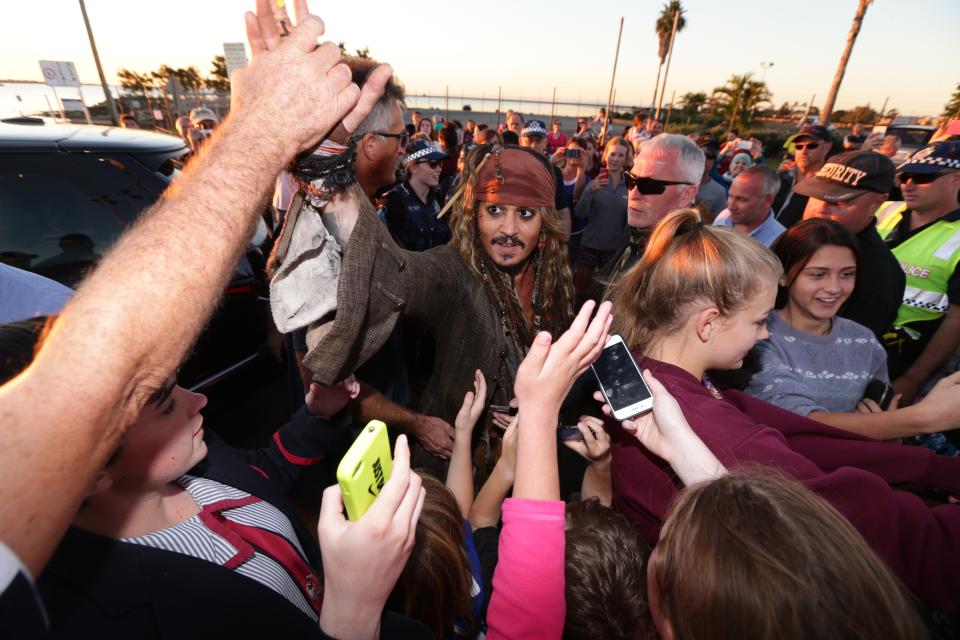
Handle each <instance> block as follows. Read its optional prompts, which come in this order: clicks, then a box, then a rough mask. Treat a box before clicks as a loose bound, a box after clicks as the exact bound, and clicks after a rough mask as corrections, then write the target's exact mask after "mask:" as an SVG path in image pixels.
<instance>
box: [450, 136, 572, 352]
mask: <svg viewBox="0 0 960 640" xmlns="http://www.w3.org/2000/svg"><path fill="white" fill-rule="evenodd" d="M497 148H498V147H497V145H493V144H482V145H478V146H476V147H474V148H473V149H472V150H471V151H470V153H469V155H468V156H467V158H466V162H465V163H464V167H463V173H462V174H460V185H461V190H460V195H459V197H457V196H456V194H455V195H454V197H455V198H456V200H455V202H454V203H453V207H452V210H451V215H450V229H451V231H452V232H453V238H452V240H451V241H450V244H451V245H453V246H454V247H456V249H457V251H459V252H460V256H461V257H462V258H463V261H464V263H466V264H467V266H469V267H470V270H471V271H473V272H474V273H475V274H476V275H477V276H478V277H479V278H480V279H481V280H482V281H483V283H484V289H485V290H486V292H487V296H488V297H489V298H490V302H491V303H492V304H493V305H494V306H496V307H497V308H498V309H499V310H500V313H501V315H502V317H503V321H504V324H505V325H506V328H507V331H508V332H509V333H510V335H511V336H512V337H513V339H514V341H515V342H516V344H517V346H518V347H519V349H520V352H521V353H523V352H525V351H526V349H527V347H529V346H530V344H531V342H533V337H534V335H535V334H536V332H537V331H540V330H543V331H549V332H550V334H551V335H552V336H553V337H554V338H557V337H559V336H560V334H561V333H563V332H564V331H565V330H566V329H567V327H569V326H570V322H571V321H572V319H573V276H572V274H571V273H570V267H569V266H568V265H567V241H566V239H565V238H564V237H563V230H562V228H561V226H560V214H559V213H558V212H557V210H556V209H555V208H554V207H540V208H539V210H540V219H541V220H542V221H543V227H542V229H541V230H540V240H539V244H538V248H537V249H536V251H534V253H533V255H532V256H531V258H530V259H531V260H533V265H532V266H533V270H534V272H533V277H534V284H533V291H534V300H533V315H534V321H533V324H532V325H531V324H530V323H528V322H527V320H526V317H525V316H524V314H523V307H522V305H521V304H520V299H519V298H518V297H517V293H516V291H515V290H514V287H513V283H512V282H511V279H510V276H509V275H508V274H506V273H504V272H502V271H501V270H500V269H498V268H497V267H496V265H495V264H494V263H493V261H492V260H491V259H490V257H489V255H488V254H487V250H486V248H485V247H484V246H483V243H482V241H481V239H480V230H479V228H478V226H477V213H478V212H477V198H476V195H475V194H476V185H477V176H478V175H479V172H480V167H481V166H483V163H484V161H485V160H486V159H487V158H488V157H489V156H490V154H491V153H492V152H493V151H494V150H496V149H497ZM505 148H508V149H520V150H522V151H524V152H526V153H530V154H533V155H534V156H535V157H536V158H537V159H538V160H539V161H540V162H541V163H542V164H543V165H544V167H545V168H546V169H547V171H549V172H550V175H551V176H552V175H553V169H552V168H551V167H550V165H549V163H547V161H546V159H544V158H543V157H542V156H540V154H538V153H536V152H534V151H531V150H529V149H525V148H523V147H515V146H512V145H509V146H507V147H505Z"/></svg>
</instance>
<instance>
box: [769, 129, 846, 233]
mask: <svg viewBox="0 0 960 640" xmlns="http://www.w3.org/2000/svg"><path fill="white" fill-rule="evenodd" d="M831 144H832V139H831V137H830V131H828V130H827V128H826V127H822V126H820V125H814V124H806V125H804V126H803V127H802V128H801V129H800V131H799V132H798V133H796V134H794V135H793V136H791V137H790V138H787V141H786V142H785V143H784V145H783V147H784V148H785V149H792V150H793V153H794V159H795V160H796V168H795V169H794V175H793V180H792V182H791V181H788V182H787V183H786V184H784V185H783V186H782V187H781V189H784V190H787V194H778V196H777V198H775V200H774V201H775V202H780V201H783V205H782V206H781V207H780V209H779V210H778V211H777V220H779V221H780V224H782V225H783V226H784V227H786V228H787V229H789V228H790V227H792V226H793V225H795V224H796V223H797V222H799V221H800V219H801V218H803V210H804V208H806V206H807V196H805V195H803V194H802V193H800V191H798V190H797V187H798V186H799V185H800V184H801V183H802V182H803V181H804V180H807V179H808V178H811V177H813V176H815V175H816V174H817V172H818V171H820V168H821V167H823V165H824V164H825V163H826V161H827V156H829V155H830V146H831Z"/></svg>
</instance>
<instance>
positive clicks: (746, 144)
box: [737, 140, 753, 151]
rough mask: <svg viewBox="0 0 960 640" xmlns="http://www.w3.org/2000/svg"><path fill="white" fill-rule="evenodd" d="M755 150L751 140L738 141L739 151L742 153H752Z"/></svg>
mask: <svg viewBox="0 0 960 640" xmlns="http://www.w3.org/2000/svg"><path fill="white" fill-rule="evenodd" d="M752 148H753V143H752V142H750V141H749V140H737V149H739V150H741V151H750V150H751V149H752Z"/></svg>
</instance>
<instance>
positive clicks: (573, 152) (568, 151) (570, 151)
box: [563, 149, 580, 158]
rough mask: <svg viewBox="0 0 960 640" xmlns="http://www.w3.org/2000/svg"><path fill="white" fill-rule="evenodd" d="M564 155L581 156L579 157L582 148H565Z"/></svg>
mask: <svg viewBox="0 0 960 640" xmlns="http://www.w3.org/2000/svg"><path fill="white" fill-rule="evenodd" d="M563 157H564V158H579V157H580V149H564V150H563Z"/></svg>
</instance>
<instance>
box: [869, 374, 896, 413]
mask: <svg viewBox="0 0 960 640" xmlns="http://www.w3.org/2000/svg"><path fill="white" fill-rule="evenodd" d="M863 397H864V398H865V399H866V398H869V399H870V400H873V401H874V402H876V403H877V404H878V405H880V408H881V409H883V410H884V411H886V410H887V408H888V407H889V406H890V401H891V400H893V387H891V386H890V385H888V384H887V383H886V382H884V381H883V380H871V381H870V382H868V383H867V388H866V389H864V390H863Z"/></svg>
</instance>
